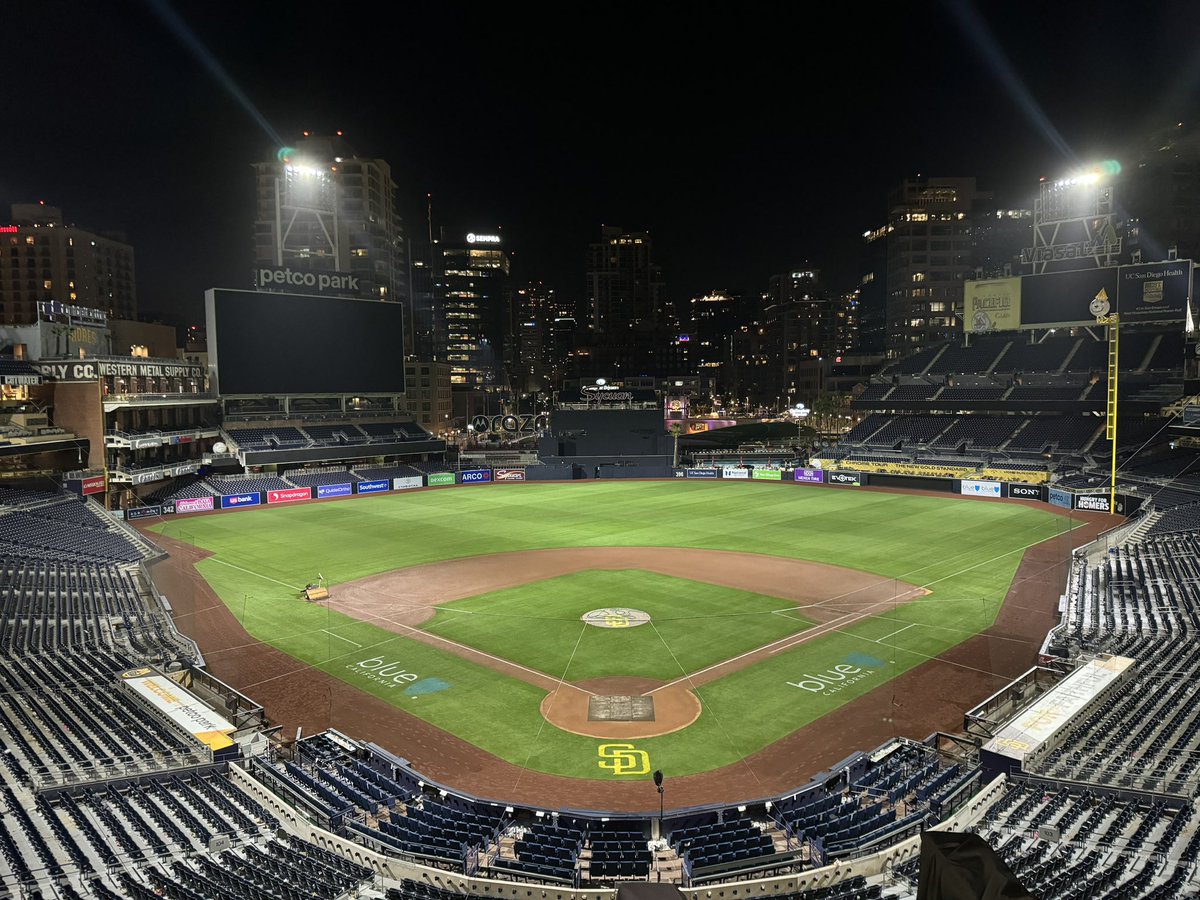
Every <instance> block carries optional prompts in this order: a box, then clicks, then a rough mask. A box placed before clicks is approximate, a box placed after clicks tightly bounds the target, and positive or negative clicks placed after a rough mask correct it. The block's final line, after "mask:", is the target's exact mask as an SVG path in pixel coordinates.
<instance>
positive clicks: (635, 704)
mask: <svg viewBox="0 0 1200 900" xmlns="http://www.w3.org/2000/svg"><path fill="white" fill-rule="evenodd" d="M588 721H589V722H653V721H654V698H653V697H644V696H641V697H632V696H630V695H628V694H608V695H600V694H593V695H592V696H591V697H588Z"/></svg>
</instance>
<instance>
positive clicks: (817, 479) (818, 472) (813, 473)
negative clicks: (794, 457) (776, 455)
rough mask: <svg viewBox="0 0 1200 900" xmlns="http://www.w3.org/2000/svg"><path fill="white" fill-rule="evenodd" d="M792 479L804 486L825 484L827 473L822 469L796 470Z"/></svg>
mask: <svg viewBox="0 0 1200 900" xmlns="http://www.w3.org/2000/svg"><path fill="white" fill-rule="evenodd" d="M792 478H793V479H795V480H796V481H799V482H803V483H804V484H824V483H825V472H824V470H822V469H796V470H795V471H794V472H792Z"/></svg>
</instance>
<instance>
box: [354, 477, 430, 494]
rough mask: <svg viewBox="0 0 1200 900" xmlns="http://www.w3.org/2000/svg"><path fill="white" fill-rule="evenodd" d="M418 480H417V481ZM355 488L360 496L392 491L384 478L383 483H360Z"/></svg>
mask: <svg viewBox="0 0 1200 900" xmlns="http://www.w3.org/2000/svg"><path fill="white" fill-rule="evenodd" d="M420 480H421V479H420V478H418V479H417V481H420ZM357 487H358V493H360V494H378V493H379V492H380V491H390V490H391V489H392V485H391V483H390V482H389V481H388V480H387V479H386V478H385V479H384V480H383V481H360V482H359V483H358V485H357Z"/></svg>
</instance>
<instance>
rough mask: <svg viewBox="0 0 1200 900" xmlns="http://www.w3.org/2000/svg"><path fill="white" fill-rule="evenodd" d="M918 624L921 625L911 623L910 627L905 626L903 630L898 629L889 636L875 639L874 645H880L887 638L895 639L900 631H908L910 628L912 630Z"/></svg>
mask: <svg viewBox="0 0 1200 900" xmlns="http://www.w3.org/2000/svg"><path fill="white" fill-rule="evenodd" d="M920 624H921V623H920V622H913V623H912V624H911V625H905V626H904V627H903V628H901V629H899V630H898V631H893V632H892V633H891V634H885V635H884V636H883V637H881V638H875V643H877V644H882V643H883V642H884V641H886V640H887V639H888V638H894V637H895V636H896V635H898V634H899V633H900V632H901V631H908V629H910V628H913V627H915V626H917V625H920Z"/></svg>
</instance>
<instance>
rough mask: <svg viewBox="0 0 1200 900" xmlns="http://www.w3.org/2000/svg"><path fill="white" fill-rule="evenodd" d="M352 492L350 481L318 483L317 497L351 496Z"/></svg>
mask: <svg viewBox="0 0 1200 900" xmlns="http://www.w3.org/2000/svg"><path fill="white" fill-rule="evenodd" d="M350 493H351V490H350V485H349V484H348V483H347V484H319V485H317V499H321V498H322V497H349V496H350Z"/></svg>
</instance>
